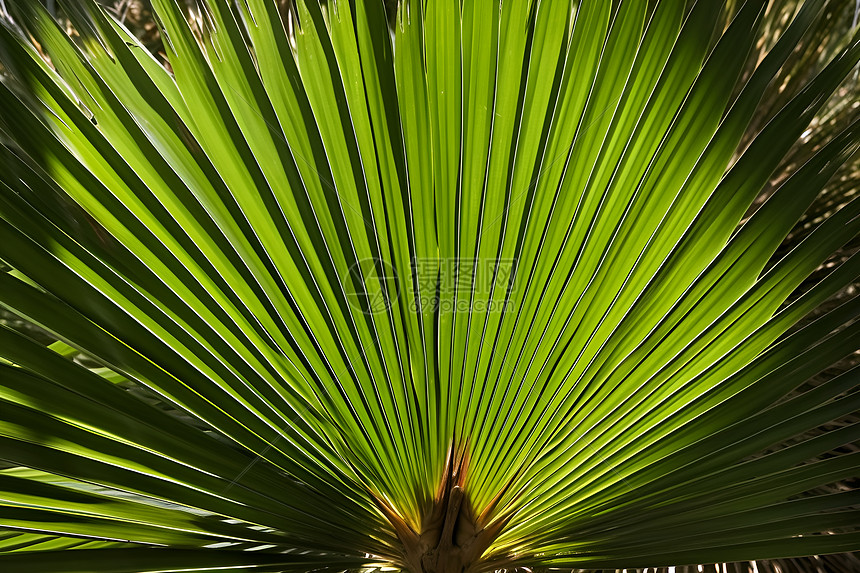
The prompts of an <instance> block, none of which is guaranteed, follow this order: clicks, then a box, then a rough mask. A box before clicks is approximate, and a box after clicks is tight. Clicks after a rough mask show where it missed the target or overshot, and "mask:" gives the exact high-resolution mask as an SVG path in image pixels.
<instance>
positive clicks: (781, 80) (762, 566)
mask: <svg viewBox="0 0 860 573" xmlns="http://www.w3.org/2000/svg"><path fill="white" fill-rule="evenodd" d="M12 1H14V0H0V16H4V17H8V12H7V3H10V2H12ZM39 1H40V2H41V3H42V4H44V5H45V6H46V7H47V8H48V10H49V11H50V12H51V13H52V14H53V15H54V16H55V17H56V18H57V19H58V21H60V22H61V23H63V24H64V27H65V28H66V31H67V32H68V33H69V34H70V35H71V36H72V37H75V36H76V35H77V34H76V31H75V30H74V29H73V28H72V26H71V25H70V24H69V22H68V20H67V19H66V18H65V16H64V14H63V10H62V1H59V2H58V0H39ZM70 1H74V0H70ZM96 1H97V2H98V3H99V4H101V5H102V6H104V8H105V10H107V11H108V12H110V13H112V14H113V15H114V16H115V17H116V18H117V20H118V21H120V22H121V23H122V24H123V25H125V26H126V27H127V28H128V30H129V31H130V32H132V33H133V34H134V35H135V36H137V37H138V38H140V40H141V42H142V43H143V44H144V45H145V46H146V47H147V49H148V50H149V51H150V52H151V53H152V54H153V55H154V56H155V57H156V58H158V59H159V61H161V62H162V63H163V64H164V65H165V66H166V67H167V68H168V69H169V62H167V59H166V55H165V52H164V45H163V43H162V39H161V36H160V34H159V28H158V24H157V23H156V21H155V20H154V18H153V14H152V10H151V5H150V2H149V0H96ZM274 1H276V2H277V3H278V6H279V8H280V11H281V14H282V20H283V21H284V22H286V26H287V27H288V28H289V27H290V26H291V25H292V24H291V22H292V21H293V14H292V6H291V0H274ZM324 1H325V0H324ZM382 1H384V2H385V4H386V8H387V9H388V11H389V12H388V13H389V15H390V18H391V19H393V16H394V14H395V13H396V12H395V11H396V6H397V0H382ZM465 1H469V0H465ZM618 1H619V0H613V3H617V2H618ZM700 1H714V0H700ZM177 2H179V3H180V4H184V6H185V9H186V13H187V15H188V18H189V21H191V22H192V24H193V23H194V22H195V21H199V18H200V12H199V11H198V10H197V7H196V1H195V0H177ZM648 2H649V5H651V6H652V7H653V5H654V4H656V0H648ZM743 3H744V2H743V0H727V1H726V2H725V7H724V11H723V16H722V23H723V26H724V27H725V26H728V24H729V22H731V20H732V18H733V17H734V15H735V14H736V13H737V11H738V10H739V9H740V7H741V6H742V5H743ZM689 4H690V5H692V4H693V0H690V2H689ZM802 4H803V0H772V1H771V2H770V3H769V6H768V9H767V12H766V16H765V20H764V23H763V25H762V27H761V30H760V35H759V40H758V42H757V44H756V46H755V48H754V49H753V50H752V52H751V53H750V54H749V57H748V61H747V65H746V70H745V72H744V74H743V75H742V76H741V79H740V81H739V82H738V84H737V86H736V88H735V95H737V93H739V92H740V88H741V87H742V86H743V84H744V82H745V81H746V78H748V77H749V75H750V74H751V73H752V71H753V70H754V69H755V67H756V66H757V65H758V63H759V62H761V60H762V59H763V58H764V56H765V55H766V54H767V52H768V50H769V49H770V48H771V47H772V46H773V45H774V43H775V42H776V40H777V39H778V38H779V37H780V35H781V34H782V32H783V31H784V29H785V27H786V26H787V25H788V23H789V22H791V20H792V18H793V17H794V15H795V13H796V12H797V11H798V10H799V9H800V6H801V5H802ZM858 17H860V0H832V1H830V2H829V3H828V4H827V7H826V9H825V12H824V14H823V16H822V17H821V19H820V20H819V22H818V24H817V25H816V26H815V27H813V28H812V29H811V30H810V32H809V33H808V34H807V35H806V36H805V38H804V39H803V41H801V42H800V43H799V44H798V46H797V47H796V49H795V51H794V53H793V54H792V56H791V58H790V59H789V60H788V62H787V63H786V65H785V66H784V67H783V68H782V70H781V72H780V73H779V74H778V75H777V76H776V78H775V79H774V81H773V82H772V83H771V85H770V86H769V88H768V90H767V92H766V94H765V96H764V98H763V99H762V101H761V104H760V106H759V112H758V114H757V116H756V117H755V118H753V121H752V122H751V124H750V126H749V128H748V130H747V133H746V134H745V136H744V138H743V140H742V142H741V145H740V146H739V148H738V150H737V151H736V157H738V156H740V154H741V153H742V151H743V150H744V149H745V148H746V146H747V145H748V144H749V142H751V141H752V140H753V138H754V137H755V135H756V134H757V133H758V132H759V131H760V130H761V129H762V128H763V127H764V126H765V125H767V123H768V122H769V121H770V120H771V119H772V118H773V117H774V115H776V113H777V112H778V111H779V110H780V109H781V108H782V107H783V106H784V105H785V104H786V103H787V102H788V101H789V100H790V99H791V97H793V96H794V95H795V94H796V93H797V92H798V91H799V89H800V88H801V87H802V86H803V85H805V84H806V83H807V82H808V81H809V80H810V79H811V78H812V77H814V76H815V75H816V74H817V73H818V72H819V71H820V70H821V69H822V67H823V66H824V64H825V63H826V62H827V61H829V60H830V59H831V58H832V57H833V55H834V54H836V53H837V52H838V51H839V50H840V49H842V48H843V47H844V46H845V45H846V44H847V43H848V42H849V40H850V38H851V35H852V32H853V31H854V30H855V29H856V28H857V26H858ZM721 31H722V30H715V31H714V38H713V41H714V42H716V40H717V38H718V37H719V34H720V33H721ZM2 73H3V70H2V68H0V74H2ZM858 118H860V69H858V70H855V71H854V72H853V73H852V74H851V75H849V77H848V78H846V80H845V81H844V82H843V84H842V86H840V88H839V89H838V90H837V92H836V93H835V94H834V96H833V97H832V98H831V99H830V101H829V102H828V103H827V104H826V105H825V106H824V107H823V108H822V110H821V112H820V113H819V114H818V115H817V116H816V117H815V118H814V119H813V121H812V123H811V124H810V125H809V127H808V128H807V129H806V131H805V132H804V133H803V135H802V137H801V139H800V140H798V141H797V142H796V143H795V145H794V146H793V148H792V150H791V151H790V152H789V153H788V155H787V156H786V157H785V159H784V161H783V163H782V165H781V166H780V167H779V168H778V169H777V170H776V172H775V173H774V174H773V176H772V178H771V180H770V183H769V185H768V186H767V187H766V188H765V189H764V190H763V192H762V193H761V195H760V196H759V197H758V198H757V199H756V201H755V202H754V203H753V205H752V206H751V207H750V211H749V213H748V214H747V217H748V216H749V215H751V214H752V213H753V212H755V210H756V209H757V208H758V207H759V206H760V205H761V204H762V203H763V202H764V201H765V200H766V199H767V197H768V196H770V194H771V193H772V192H773V191H774V190H775V189H777V188H778V187H779V186H780V185H781V184H782V182H783V181H784V180H785V179H786V178H787V177H788V176H789V175H790V174H791V173H793V172H794V171H796V170H797V169H798V168H799V167H800V166H801V165H803V164H804V163H805V162H806V161H807V160H808V159H809V158H811V157H812V156H813V155H814V154H815V152H816V151H817V150H818V149H820V148H821V147H822V146H824V145H826V144H827V142H828V141H830V140H831V139H832V138H833V137H834V136H835V135H836V134H838V133H839V132H840V131H841V130H842V129H844V128H845V127H847V126H848V125H850V124H851V123H852V122H854V121H856V120H857V119H858ZM858 192H860V154H855V156H854V157H853V158H851V159H850V160H849V161H847V162H846V163H845V164H844V165H843V166H842V167H841V168H840V170H839V171H837V173H836V175H835V176H834V177H833V179H832V180H831V181H830V182H829V184H828V185H827V186H826V188H825V189H824V190H823V191H822V193H821V194H820V195H819V196H818V198H817V199H816V201H815V202H814V204H813V205H812V206H811V207H810V209H809V210H807V212H806V213H805V214H804V215H803V217H802V218H801V219H800V220H799V221H798V222H797V224H796V225H795V227H794V229H793V230H792V232H791V233H790V235H789V236H788V237H787V238H786V240H785V241H784V242H783V244H782V245H781V246H780V248H779V249H778V250H777V252H776V253H775V254H774V256H773V258H772V260H771V264H772V263H775V262H776V261H778V260H779V259H780V258H781V257H783V256H784V255H785V254H786V253H787V252H788V251H790V250H791V249H793V248H794V247H795V246H796V245H798V244H799V243H800V242H801V241H802V240H803V239H804V237H806V236H807V234H808V233H809V232H810V230H811V229H812V228H814V227H815V225H816V224H817V223H819V222H820V221H821V220H823V219H824V218H826V217H827V216H829V215H830V214H832V213H833V212H836V211H838V210H839V209H840V208H841V207H842V206H844V205H845V204H847V203H848V202H849V201H850V200H851V199H853V198H854V197H855V196H856V195H857V194H858ZM91 224H93V225H95V223H94V222H91ZM89 231H92V229H90V230H89ZM96 232H98V230H97V229H96ZM858 250H860V237H857V238H855V239H854V240H853V241H852V242H850V243H848V244H847V245H845V247H843V248H842V249H841V250H840V251H838V252H836V253H834V255H833V256H832V257H831V258H830V259H829V260H828V261H826V262H825V263H824V264H822V265H821V266H820V267H819V269H817V270H816V272H815V273H813V274H812V275H811V276H810V277H808V279H807V280H806V282H805V283H804V284H802V285H801V286H800V287H799V288H798V289H797V293H798V294H800V293H802V292H805V291H806V290H808V289H809V287H810V286H811V285H812V284H815V283H816V282H818V281H819V280H820V279H821V278H822V277H823V276H825V275H826V274H827V273H828V272H829V269H831V268H832V267H835V266H838V265H839V264H841V263H842V262H843V261H844V260H846V259H848V258H849V257H850V256H851V255H852V254H854V253H855V252H857V251H858ZM8 271H9V267H7V266H6V265H4V264H3V262H2V261H0V272H8ZM858 288H860V281H858V282H855V283H854V284H852V285H850V286H849V287H847V288H846V289H844V290H843V291H842V292H840V293H838V294H837V295H835V296H834V297H832V298H831V299H830V300H829V301H827V302H826V303H825V304H823V305H822V306H820V307H819V308H818V309H816V310H815V311H813V312H812V313H810V315H809V316H807V317H806V318H805V320H804V321H803V322H801V323H799V324H798V325H796V326H795V328H796V329H797V328H801V327H803V326H804V325H806V324H808V323H809V322H811V321H812V320H814V319H815V318H817V317H818V316H821V315H823V314H825V313H826V312H828V311H830V310H832V309H834V308H836V307H837V306H839V305H840V304H841V303H842V302H844V301H846V300H847V299H849V298H851V297H852V296H854V295H856V292H857V289H858ZM790 300H793V299H790ZM789 302H790V301H789ZM0 324H5V325H7V326H9V327H11V328H14V329H16V330H18V331H20V332H22V333H24V334H26V335H27V336H29V337H31V338H32V339H34V340H37V341H38V342H40V343H42V344H45V345H49V344H54V343H57V341H56V340H55V339H54V338H53V337H51V336H50V335H49V334H48V333H46V332H44V331H43V330H41V329H40V328H39V327H38V326H36V325H33V324H31V323H28V322H27V321H25V320H22V319H20V318H18V317H17V316H15V315H12V314H11V313H9V312H7V311H6V310H5V309H3V308H0ZM73 359H74V360H75V361H77V362H79V363H81V364H84V365H87V366H89V367H91V368H98V367H99V366H100V365H99V364H97V363H95V362H94V361H91V360H89V359H88V358H87V357H86V356H84V355H82V354H80V353H78V354H77V355H75V356H74V357H73ZM858 363H860V351H858V352H855V353H854V354H853V355H851V356H849V357H847V358H845V359H844V360H842V361H841V362H839V363H837V364H835V365H833V366H832V367H831V368H829V369H828V370H826V371H825V372H823V373H821V374H819V375H818V376H816V377H813V378H812V379H810V380H808V381H807V382H806V383H805V384H804V385H802V386H801V387H799V388H798V389H797V390H795V393H794V394H793V396H795V395H798V394H802V393H804V392H807V391H809V390H811V389H813V388H815V387H816V386H818V385H819V384H821V383H822V382H823V381H825V380H828V379H831V378H833V377H835V376H837V375H839V374H841V373H843V372H845V371H847V370H849V369H850V368H852V367H853V366H856V365H857V364H858ZM129 384H130V383H129ZM128 390H130V391H132V392H141V391H143V389H141V388H133V387H129V388H128ZM156 400H157V399H156ZM161 406H162V407H163V408H164V409H165V410H170V409H171V407H170V406H169V405H167V404H161ZM174 413H175V414H177V415H179V413H178V412H174ZM858 421H860V412H857V413H855V414H854V415H852V416H850V417H846V418H845V419H842V420H837V421H834V422H832V423H831V424H829V425H828V426H823V427H821V428H818V429H816V430H814V431H813V432H812V435H816V434H818V433H824V432H827V431H830V430H833V429H835V428H836V427H838V426H841V425H843V424H844V425H847V424H853V423H857V422H858ZM798 441H799V440H798ZM791 443H794V442H790V443H785V444H782V445H780V446H778V447H777V448H775V449H780V448H783V447H788V446H790V445H791ZM857 451H860V444H856V443H854V444H846V445H844V446H842V447H840V448H838V449H837V450H834V451H832V452H830V453H828V454H826V455H825V456H823V457H825V458H827V457H833V456H838V455H843V454H847V453H853V452H857ZM858 488H860V476H858V477H857V478H855V479H852V480H848V481H845V482H841V483H838V484H835V485H833V486H830V487H829V488H828V490H827V491H830V492H835V491H846V490H854V489H858ZM816 493H819V494H820V493H824V492H823V491H822V490H816V491H815V492H809V493H808V494H807V495H812V494H816ZM626 571H629V572H630V573H632V572H633V570H626ZM694 571H695V572H702V573H705V572H714V573H729V572H736V573H740V572H744V573H746V572H751V573H752V572H756V573H813V572H814V573H831V572H834V573H837V572H839V573H841V572H845V573H850V572H856V571H860V553H855V554H843V555H829V556H813V557H806V558H799V559H783V560H773V561H757V562H749V563H728V564H726V563H721V564H708V565H697V566H691V567H670V568H659V569H654V568H651V569H646V570H638V573H688V572H689V573H692V572H694ZM583 573H584V572H583Z"/></svg>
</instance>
